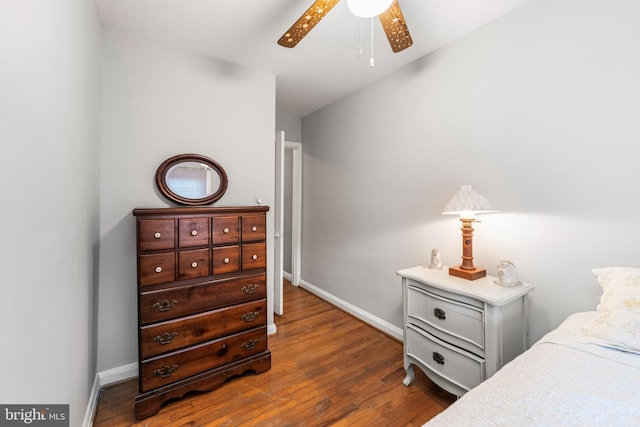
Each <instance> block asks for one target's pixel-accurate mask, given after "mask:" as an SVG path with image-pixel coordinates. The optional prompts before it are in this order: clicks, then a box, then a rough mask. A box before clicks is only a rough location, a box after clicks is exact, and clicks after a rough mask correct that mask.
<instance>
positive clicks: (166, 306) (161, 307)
mask: <svg viewBox="0 0 640 427" xmlns="http://www.w3.org/2000/svg"><path fill="white" fill-rule="evenodd" d="M177 303H178V301H176V300H173V301H169V300H164V301H162V302H157V303H155V304H153V305H152V307H153V308H155V309H156V310H158V311H169V310H171V308H172V307H173V306H174V305H176V304H177Z"/></svg>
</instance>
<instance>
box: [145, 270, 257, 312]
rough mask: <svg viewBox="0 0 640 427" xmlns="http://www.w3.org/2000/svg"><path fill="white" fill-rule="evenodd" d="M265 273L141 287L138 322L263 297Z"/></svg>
mask: <svg viewBox="0 0 640 427" xmlns="http://www.w3.org/2000/svg"><path fill="white" fill-rule="evenodd" d="M266 295H267V278H266V274H256V275H251V276H245V277H241V278H236V279H228V280H219V281H215V282H213V281H205V282H202V283H198V284H194V285H178V286H175V287H171V288H168V289H162V290H155V291H146V292H145V291H143V292H141V294H140V298H139V304H140V305H139V310H138V312H139V313H140V322H141V323H142V324H149V323H152V322H158V321H161V320H167V319H173V318H176V317H179V316H184V315H189V314H196V313H201V312H204V311H209V310H213V309H216V308H221V307H226V306H229V305H232V304H239V303H242V302H247V301H254V300H257V299H262V298H265V297H266Z"/></svg>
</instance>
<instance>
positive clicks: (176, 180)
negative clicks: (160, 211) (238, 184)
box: [156, 154, 227, 206]
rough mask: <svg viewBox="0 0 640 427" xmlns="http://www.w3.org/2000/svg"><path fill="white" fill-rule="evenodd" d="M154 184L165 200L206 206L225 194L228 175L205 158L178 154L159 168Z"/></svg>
mask: <svg viewBox="0 0 640 427" xmlns="http://www.w3.org/2000/svg"><path fill="white" fill-rule="evenodd" d="M156 185H157V186H158V190H159V191H160V192H161V193H162V195H163V196H164V197H166V198H167V199H169V200H171V201H174V202H176V203H179V204H181V205H191V206H201V205H208V204H211V203H213V202H215V201H216V200H218V199H219V198H220V197H222V195H223V194H224V193H225V191H227V174H226V172H225V171H224V169H223V168H222V166H220V164H218V162H216V161H215V160H212V159H210V158H208V157H205V156H202V155H200V154H180V155H177V156H174V157H171V158H169V159H167V160H165V161H164V162H162V164H161V165H160V166H159V167H158V170H157V171H156Z"/></svg>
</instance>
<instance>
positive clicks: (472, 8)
mask: <svg viewBox="0 0 640 427" xmlns="http://www.w3.org/2000/svg"><path fill="white" fill-rule="evenodd" d="M528 1H529V0H398V2H399V4H400V7H401V8H402V11H403V14H404V17H405V20H406V22H407V25H408V27H409V31H410V33H411V37H412V38H413V42H414V44H413V46H411V47H409V48H408V49H406V50H404V51H402V52H399V53H393V52H392V51H391V48H390V47H389V43H388V42H387V40H386V38H385V35H384V32H383V30H382V26H381V25H380V22H379V21H378V20H377V19H376V20H375V22H374V41H373V46H374V57H375V67H374V68H370V67H369V56H370V44H371V42H370V32H371V22H370V20H362V21H361V22H359V19H358V18H356V17H355V16H353V15H351V13H350V12H349V10H348V8H347V5H346V0H342V1H341V2H339V3H338V4H337V5H336V6H335V7H334V8H333V9H332V10H331V11H330V12H329V14H327V16H326V17H325V18H324V19H323V20H322V21H321V22H320V23H319V24H318V25H317V26H316V27H315V28H314V29H313V30H311V32H309V34H308V35H307V36H306V37H305V38H304V39H303V40H302V41H301V42H300V43H299V44H298V45H297V46H296V47H295V48H293V49H288V48H284V47H281V46H279V45H278V44H277V43H276V42H277V40H278V39H279V38H280V36H282V34H284V32H285V31H286V30H287V29H288V28H289V27H290V26H291V25H292V24H293V23H294V22H295V21H296V20H297V19H298V18H299V17H300V16H301V15H302V14H303V13H304V11H306V9H307V8H308V7H309V6H310V5H311V4H312V3H313V0H96V4H97V5H98V11H99V14H100V19H101V21H102V24H103V25H104V26H105V27H113V28H118V29H120V30H125V31H128V32H132V33H135V34H138V35H140V36H143V37H145V38H148V39H152V40H155V41H158V42H162V43H166V44H170V45H173V46H177V47H181V48H185V49H188V50H191V51H194V52H198V53H201V54H204V55H208V56H211V57H214V58H217V59H221V60H224V61H228V62H232V63H235V64H240V65H244V66H248V67H251V68H254V69H259V70H263V71H267V72H270V73H273V74H275V75H276V102H277V107H278V109H279V110H280V111H282V112H284V113H287V114H291V115H294V116H298V117H303V116H305V115H307V114H309V113H311V112H313V111H315V110H317V109H318V108H321V107H323V106H325V105H327V104H329V103H331V102H333V101H335V100H336V99H338V98H340V97H342V96H344V95H346V94H348V93H350V92H353V91H354V90H356V89H358V88H360V87H362V86H364V85H366V84H368V83H371V82H372V81H374V80H376V79H378V78H380V77H382V76H384V75H385V74H388V73H389V72H391V71H393V70H396V69H398V68H400V67H402V66H403V65H405V64H408V63H409V62H411V61H413V60H415V59H417V58H419V57H421V56H424V55H426V54H427V53H429V52H431V51H433V50H435V49H438V48H439V47H442V46H444V45H446V44H448V43H450V42H452V41H453V40H455V39H458V38H460V37H461V36H463V35H464V34H466V33H468V32H470V31H472V30H474V29H475V28H478V27H479V26H481V25H483V24H486V23H487V22H489V21H492V20H494V19H496V18H497V17H499V16H501V15H503V14H505V13H507V12H509V11H510V10H512V9H514V8H516V7H519V6H521V5H523V4H525V3H527V2H528ZM360 25H361V26H362V29H361V30H360V29H359V26H360ZM359 32H361V33H362V47H363V50H364V57H363V58H362V59H358V58H357V56H356V53H357V48H358V39H359Z"/></svg>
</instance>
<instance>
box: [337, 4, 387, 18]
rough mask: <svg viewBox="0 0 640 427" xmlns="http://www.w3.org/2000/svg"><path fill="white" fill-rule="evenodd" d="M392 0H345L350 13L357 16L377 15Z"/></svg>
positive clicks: (385, 8) (368, 16) (369, 16)
mask: <svg viewBox="0 0 640 427" xmlns="http://www.w3.org/2000/svg"><path fill="white" fill-rule="evenodd" d="M392 3H393V0H347V6H348V7H349V10H350V11H351V13H353V14H354V15H356V16H357V17H359V18H371V17H373V16H378V15H380V14H381V13H382V12H384V11H385V10H387V9H389V7H391V4H392Z"/></svg>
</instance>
